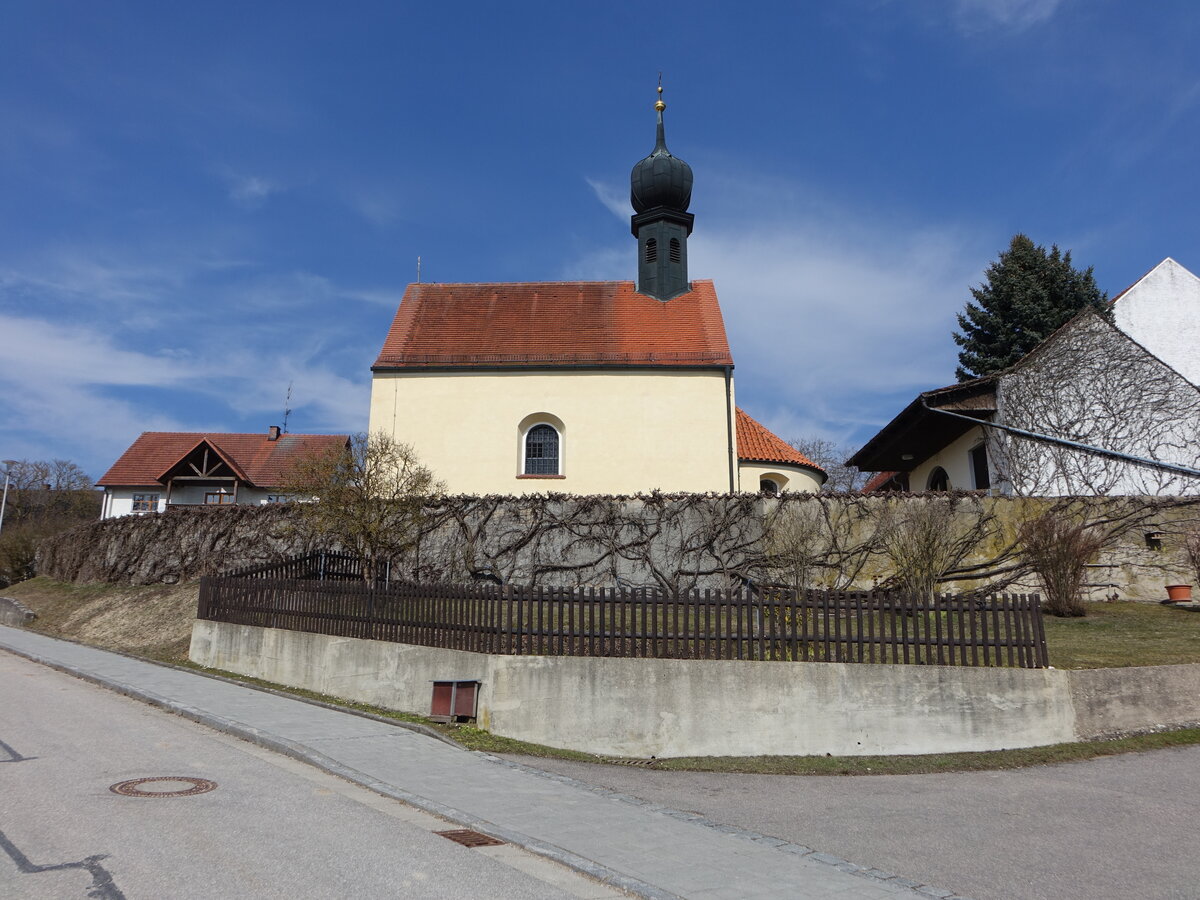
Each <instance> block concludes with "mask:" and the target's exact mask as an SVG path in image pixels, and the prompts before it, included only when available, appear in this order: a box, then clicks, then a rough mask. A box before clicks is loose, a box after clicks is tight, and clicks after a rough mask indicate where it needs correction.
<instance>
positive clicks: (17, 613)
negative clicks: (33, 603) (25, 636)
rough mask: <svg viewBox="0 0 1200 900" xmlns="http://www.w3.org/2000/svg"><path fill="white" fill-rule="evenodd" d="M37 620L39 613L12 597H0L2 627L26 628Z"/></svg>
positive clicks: (0, 623) (0, 621)
mask: <svg viewBox="0 0 1200 900" xmlns="http://www.w3.org/2000/svg"><path fill="white" fill-rule="evenodd" d="M36 618H37V613H35V612H34V611H33V610H32V609H30V608H29V607H28V606H26V605H25V604H24V603H22V602H21V601H20V600H14V599H13V598H12V597H0V625H11V626H12V627H14V628H24V627H25V626H26V625H28V624H29V623H30V622H32V621H33V620H34V619H36Z"/></svg>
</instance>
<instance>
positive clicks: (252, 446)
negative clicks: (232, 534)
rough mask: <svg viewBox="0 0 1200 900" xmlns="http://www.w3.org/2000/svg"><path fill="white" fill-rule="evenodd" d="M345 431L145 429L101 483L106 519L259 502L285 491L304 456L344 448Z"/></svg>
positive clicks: (268, 499)
mask: <svg viewBox="0 0 1200 900" xmlns="http://www.w3.org/2000/svg"><path fill="white" fill-rule="evenodd" d="M348 442H349V437H348V436H347V435H344V434H283V433H281V432H280V430H279V428H277V427H275V426H272V427H271V428H270V429H269V430H268V431H267V432H265V433H259V434H230V433H198V432H180V431H145V432H142V434H141V436H140V437H139V438H138V439H137V440H136V441H134V442H133V444H132V445H130V447H129V449H128V450H126V451H125V452H124V453H123V454H121V457H120V459H118V460H117V461H116V462H115V463H113V465H112V468H110V469H109V470H108V471H107V472H105V473H104V476H103V477H102V478H101V479H100V480H99V481H97V482H96V484H97V485H99V486H100V487H103V488H104V503H103V506H102V508H101V512H100V517H101V518H102V519H110V518H113V517H114V516H127V515H130V514H140V513H148V512H163V511H165V510H166V509H167V508H168V507H173V506H202V505H210V506H211V505H224V504H233V503H238V504H252V505H253V504H261V503H272V502H276V501H281V500H284V499H285V497H284V496H283V495H282V494H280V493H279V491H280V489H281V488H282V486H283V484H284V483H285V482H286V479H287V473H288V469H289V468H290V467H291V465H293V464H294V463H295V461H296V460H297V459H299V458H302V457H304V456H306V455H310V454H314V453H325V452H332V451H336V450H339V449H341V448H344V447H345V446H346V445H347V443H348Z"/></svg>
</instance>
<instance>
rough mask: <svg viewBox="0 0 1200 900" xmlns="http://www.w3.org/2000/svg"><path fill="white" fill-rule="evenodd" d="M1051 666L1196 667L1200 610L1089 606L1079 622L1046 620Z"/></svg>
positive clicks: (1143, 605) (1119, 604)
mask: <svg viewBox="0 0 1200 900" xmlns="http://www.w3.org/2000/svg"><path fill="white" fill-rule="evenodd" d="M1044 621H1045V624H1046V646H1047V647H1048V649H1049V651H1050V665H1052V666H1054V667H1055V668H1058V669H1103V668H1115V667H1121V666H1169V665H1175V664H1177V663H1200V611H1196V610H1190V609H1176V608H1175V607H1173V606H1162V605H1160V604H1157V603H1132V602H1117V603H1089V604H1087V615H1086V616H1085V617H1083V618H1078V619H1060V618H1057V617H1055V616H1046V617H1045V619H1044Z"/></svg>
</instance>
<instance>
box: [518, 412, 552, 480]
mask: <svg viewBox="0 0 1200 900" xmlns="http://www.w3.org/2000/svg"><path fill="white" fill-rule="evenodd" d="M524 472H525V474H526V475H557V474H558V432H557V431H556V430H555V429H554V426H553V425H546V424H545V423H543V424H541V425H534V426H533V427H532V428H530V429H529V431H528V432H526V434H525V467H524Z"/></svg>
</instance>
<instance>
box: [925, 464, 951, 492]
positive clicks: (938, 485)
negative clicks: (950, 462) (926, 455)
mask: <svg viewBox="0 0 1200 900" xmlns="http://www.w3.org/2000/svg"><path fill="white" fill-rule="evenodd" d="M925 489H926V490H927V491H948V490H950V476H949V475H947V474H946V470H945V469H943V468H942V467H941V466H937V467H936V468H935V469H934V470H933V471H932V472H930V473H929V485H928V487H926V488H925Z"/></svg>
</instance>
